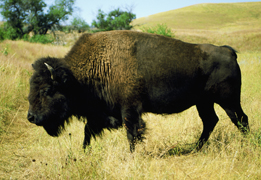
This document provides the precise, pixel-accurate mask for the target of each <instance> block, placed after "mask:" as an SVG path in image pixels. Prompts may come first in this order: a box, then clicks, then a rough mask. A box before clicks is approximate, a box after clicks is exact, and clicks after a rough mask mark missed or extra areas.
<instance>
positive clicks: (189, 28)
mask: <svg viewBox="0 0 261 180" xmlns="http://www.w3.org/2000/svg"><path fill="white" fill-rule="evenodd" d="M260 9H261V2H248V3H220V4H210V3H207V4H197V5H193V6H188V7H184V8H180V9H176V10H171V11H167V12H162V13H158V14H154V15H151V16H148V17H143V18H139V19H136V20H134V21H133V22H132V24H133V25H134V27H135V29H140V28H142V27H153V26H156V25H157V24H166V25H167V26H168V27H169V28H171V29H172V31H173V33H174V34H175V38H177V39H181V40H183V41H186V42H191V43H212V44H215V45H225V44H226V45H230V46H232V47H234V48H235V49H236V50H237V51H239V52H246V51H260V50H261V49H260V47H261V10H260Z"/></svg>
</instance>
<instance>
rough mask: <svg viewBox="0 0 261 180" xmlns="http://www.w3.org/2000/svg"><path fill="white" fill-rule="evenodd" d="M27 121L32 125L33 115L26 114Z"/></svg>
mask: <svg viewBox="0 0 261 180" xmlns="http://www.w3.org/2000/svg"><path fill="white" fill-rule="evenodd" d="M27 119H28V121H30V122H31V123H34V115H33V114H32V113H28V114H27Z"/></svg>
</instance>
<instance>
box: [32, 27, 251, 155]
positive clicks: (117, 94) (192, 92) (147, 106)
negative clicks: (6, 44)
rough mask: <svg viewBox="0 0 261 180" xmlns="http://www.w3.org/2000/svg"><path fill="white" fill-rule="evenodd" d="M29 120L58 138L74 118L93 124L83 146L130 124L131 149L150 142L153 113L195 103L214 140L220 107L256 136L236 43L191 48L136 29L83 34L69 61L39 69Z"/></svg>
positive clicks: (51, 61)
mask: <svg viewBox="0 0 261 180" xmlns="http://www.w3.org/2000/svg"><path fill="white" fill-rule="evenodd" d="M33 69H34V73H33V75H32V77H31V79H30V93H29V96H28V100H29V103H30V106H29V111H28V117H27V118H28V120H29V121H30V122H32V123H34V124H36V125H39V126H43V127H44V129H45V130H46V131H47V133H48V134H49V135H51V136H59V135H60V133H61V132H62V131H63V130H64V129H65V125H66V124H68V123H69V122H70V120H71V117H72V116H75V117H77V118H78V119H79V120H81V119H87V123H86V126H85V138H84V141H83V148H84V149H85V148H86V146H87V145H89V144H90V139H91V137H94V138H95V137H96V136H97V135H101V134H102V132H103V130H104V129H108V130H112V129H118V128H119V127H122V126H123V127H125V128H126V131H127V138H128V141H129V143H130V150H131V152H132V151H134V149H135V142H136V141H137V140H142V139H143V138H144V133H145V130H146V124H145V122H144V121H143V120H142V118H141V115H142V114H143V113H146V112H152V113H156V114H172V113H179V112H182V111H184V110H186V109H188V108H190V107H191V106H194V105H196V107H197V110H198V113H199V116H200V118H201V119H202V122H203V132H202V134H201V137H200V138H199V141H198V143H197V144H198V149H200V148H201V147H202V146H203V145H204V143H205V142H206V141H207V140H208V138H209V136H210V133H211V132H212V131H213V129H214V127H215V125H216V123H217V122H218V117H217V115H216V113H215V110H214V103H217V104H219V105H220V106H221V107H222V108H223V109H224V110H225V111H226V113H227V115H228V116H229V117H230V119H231V120H232V122H233V123H234V124H235V125H236V126H237V127H238V129H239V130H240V131H241V132H243V133H246V132H248V131H249V125H248V117H247V116H246V114H245V113H244V112H243V110H242V108H241V105H240V92H241V72H240V68H239V65H238V63H237V55H236V51H235V50H234V49H233V48H231V47H229V46H214V45H211V44H190V43H185V42H182V41H180V40H176V39H172V38H168V37H164V36H160V35H153V34H147V33H141V32H135V31H111V32H101V33H95V34H84V35H82V36H81V37H80V38H79V40H78V41H77V42H76V44H75V45H74V46H73V47H72V49H71V50H70V51H69V53H68V54H67V55H66V56H65V57H64V58H51V57H45V58H41V59H38V60H37V61H36V62H35V63H34V64H33Z"/></svg>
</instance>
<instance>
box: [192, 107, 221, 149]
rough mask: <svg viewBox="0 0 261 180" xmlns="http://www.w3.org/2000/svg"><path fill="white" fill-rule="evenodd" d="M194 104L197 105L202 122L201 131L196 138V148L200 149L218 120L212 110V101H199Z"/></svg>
mask: <svg viewBox="0 0 261 180" xmlns="http://www.w3.org/2000/svg"><path fill="white" fill-rule="evenodd" d="M196 106H197V110H198V113H199V116H200V118H201V120H202V122H203V132H202V134H201V137H200V138H199V140H198V146H197V149H198V150H200V149H201V148H202V147H203V145H204V144H205V143H206V141H207V140H208V138H209V136H210V134H211V133H212V131H213V130H214V128H215V126H216V124H217V122H218V117H217V115H216V112H215V110H214V103H213V102H201V103H200V104H197V105H196Z"/></svg>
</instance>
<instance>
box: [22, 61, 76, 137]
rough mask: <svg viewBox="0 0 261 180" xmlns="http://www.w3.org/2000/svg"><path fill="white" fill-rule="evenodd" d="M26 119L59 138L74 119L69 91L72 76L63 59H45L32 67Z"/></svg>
mask: <svg viewBox="0 0 261 180" xmlns="http://www.w3.org/2000/svg"><path fill="white" fill-rule="evenodd" d="M32 66H33V68H34V70H35V71H34V74H33V75H32V77H31V79H30V93H29V96H28V100H29V110H28V115H27V119H28V120H29V121H30V122H31V123H34V124H36V125H38V126H43V127H44V129H45V130H46V132H47V133H48V134H49V135H51V136H59V134H60V133H61V132H62V130H63V129H64V125H65V123H69V118H70V117H71V116H72V112H71V108H70V104H71V99H70V94H71V92H70V90H71V88H72V84H71V82H72V81H73V75H72V73H71V71H70V69H69V68H68V67H67V66H66V64H65V63H64V62H63V61H62V60H61V59H56V58H50V57H48V58H42V59H39V60H37V61H36V62H35V63H34V64H33V65H32Z"/></svg>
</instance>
